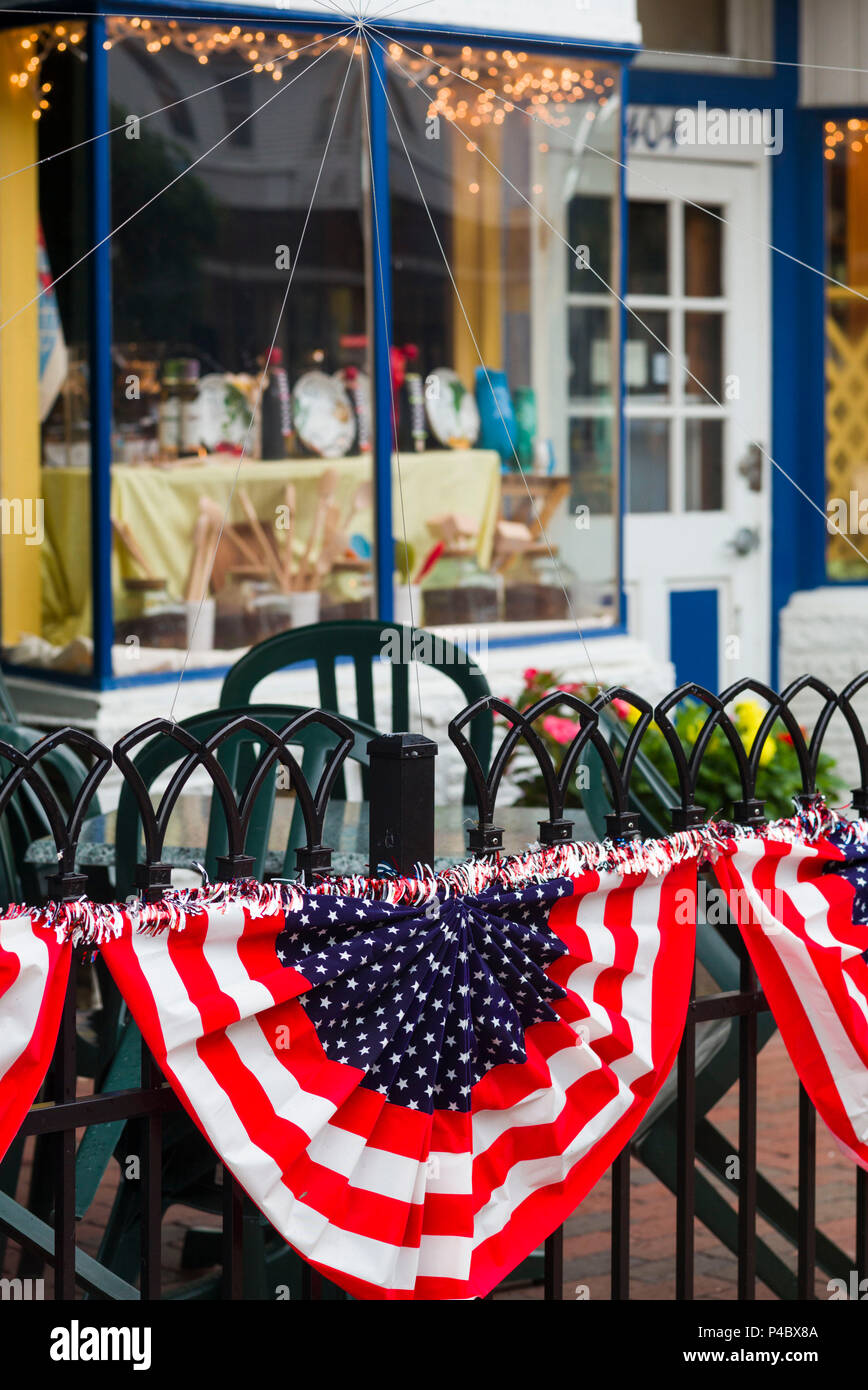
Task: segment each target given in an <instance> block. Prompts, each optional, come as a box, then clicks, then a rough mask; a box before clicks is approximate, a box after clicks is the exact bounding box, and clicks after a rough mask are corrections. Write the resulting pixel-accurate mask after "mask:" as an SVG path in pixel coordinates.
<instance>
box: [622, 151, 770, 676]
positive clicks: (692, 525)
mask: <svg viewBox="0 0 868 1390" xmlns="http://www.w3.org/2000/svg"><path fill="white" fill-rule="evenodd" d="M727 153H728V154H729V156H730V157H729V158H727V159H724V160H717V159H715V160H714V161H713V162H712V161H710V160H706V159H703V158H701V157H697V156H698V152H697V151H691V152H690V154H685V153H683V152H682V151H681V150H678V151H677V152H673V153H672V154H671V155H665V154H653V155H652V154H639V153H633V154H631V157H630V165H629V173H628V177H627V192H628V199H629V259H628V299H627V303H628V305H629V308H630V309H632V310H634V311H635V315H636V316H637V317H638V319H641V320H642V324H640V323H639V322H638V321H637V317H634V315H633V314H632V313H628V314H627V316H626V318H627V329H626V339H627V341H626V346H625V398H626V420H625V444H626V455H627V484H626V497H625V499H624V503H625V510H626V517H625V544H624V565H625V570H624V573H625V587H626V590H627V597H628V615H629V624H630V630H631V632H632V633H634V634H635V635H636V636H637V637H640V638H642V639H644V640H645V641H647V642H648V643H649V645H650V646H651V648H652V649H653V651H654V652H655V654H659V655H661V656H670V657H671V658H672V659H673V661H675V663H676V669H677V674H678V677H679V679H681V678H684V679H697V680H699V681H700V682H701V683H708V684H712V685H713V684H715V683H716V684H717V686H718V688H719V689H723V688H724V686H726V685H727V684H729V683H730V682H731V681H733V680H735V679H737V678H738V677H739V676H742V675H747V674H750V675H754V676H758V677H759V678H761V679H766V678H767V677H768V669H769V655H770V642H771V632H770V555H771V545H770V534H769V533H770V516H769V493H770V486H769V482H770V480H769V477H768V470H769V467H770V465H769V464H768V462H767V460H763V459H762V458H761V457H760V458H757V457H756V452H755V451H753V456H752V450H751V443H752V441H757V442H759V443H760V444H761V445H763V447H767V444H768V438H769V418H770V417H769V397H770V385H771V381H770V376H771V365H770V333H769V317H770V300H769V285H768V257H769V254H770V253H769V251H768V250H767V248H766V246H765V245H764V243H765V242H767V241H768V211H767V195H766V190H767V176H768V164H769V159H768V157H763V156H762V155H761V154H760V156H759V157H758V158H757V157H756V155H755V154H753V155H752V158H750V159H749V160H748V159H746V160H745V161H744V162H739V161H738V160H737V159H735V158H732V152H731V151H728V152H727ZM664 190H665V191H664ZM685 200H687V201H685ZM691 203H696V204H699V207H692V206H690V204H691ZM704 208H709V209H711V210H712V211H713V212H714V213H716V214H717V215H718V217H720V218H723V219H725V221H718V220H717V218H716V217H712V216H709V215H708V213H706V212H705V211H703V209H704ZM730 222H731V223H733V224H734V225H733V226H730V225H727V224H728V223H730ZM750 234H753V237H756V238H758V239H757V240H753V239H751V235H750ZM643 324H644V325H645V327H643V326H642V325H643ZM657 340H659V341H657ZM661 344H664V345H665V347H666V348H668V349H669V353H667V352H666V351H665V350H664V347H663V346H661ZM670 354H671V355H670ZM699 383H701V385H700V384H699ZM702 387H706V388H707V389H708V392H709V393H710V395H709V394H706V392H705V391H704V390H703V389H702ZM712 398H713V399H712Z"/></svg>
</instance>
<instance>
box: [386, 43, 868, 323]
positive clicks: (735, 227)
mask: <svg viewBox="0 0 868 1390" xmlns="http://www.w3.org/2000/svg"><path fill="white" fill-rule="evenodd" d="M371 27H372V28H373V27H374V26H371ZM375 32H376V33H378V34H380V35H381V36H382V37H384V38H388V37H389V35H388V33H387V32H386V31H385V30H379V29H375ZM400 46H401V48H403V49H406V51H407V52H408V53H412V54H413V55H414V57H418V58H422V59H423V60H424V61H425V62H426V63H430V62H431V57H430V55H428V54H426V53H423V52H422V51H421V50H420V49H418V48H413V47H412V46H411V45H410V44H408V43H403V42H402V43H401V45H400ZM389 57H390V58H392V62H393V63H396V64H397V66H398V67H401V65H400V64H399V63H398V62H397V59H396V58H394V57H393V56H392V54H391V53H390V54H389ZM436 65H437V67H438V68H442V69H443V71H444V73H448V74H449V76H450V77H455V78H457V79H458V80H459V81H460V82H466V83H467V85H468V86H470V87H475V88H476V90H477V91H479V92H484V93H485V94H486V95H487V96H490V97H491V98H492V100H494V101H496V102H499V103H500V104H501V105H502V106H503V108H504V110H505V111H506V113H507V114H509V115H511V114H512V113H513V112H519V113H520V114H521V115H522V116H526V117H527V118H528V120H530V121H533V122H534V123H535V124H536V125H538V126H539V127H540V129H541V130H544V131H545V132H546V139H547V140H551V139H553V137H554V136H555V135H557V134H558V133H559V132H558V131H557V130H556V129H555V128H554V127H552V126H551V125H549V124H548V122H547V121H544V120H542V119H541V118H540V117H539V116H537V115H536V114H535V113H534V112H533V111H531V110H529V109H528V108H527V107H526V106H520V105H518V104H516V103H515V102H512V101H508V100H507V98H506V97H502V96H500V95H499V94H498V93H497V92H492V91H491V88H490V87H485V86H483V84H482V83H481V82H477V81H475V80H474V79H473V78H472V77H468V76H467V75H466V73H463V72H457V71H456V70H455V69H454V68H450V67H448V66H447V65H446V64H445V63H441V62H440V61H439V60H438V61H437V64H436ZM401 71H402V72H406V69H404V68H401ZM406 75H407V78H408V80H411V79H410V74H409V73H407V74H406ZM417 86H418V83H417ZM422 90H423V91H424V88H422ZM425 95H426V96H427V97H428V99H429V101H430V99H431V98H430V93H428V92H426V93H425ZM447 119H448V118H447ZM560 148H561V149H562V150H563V151H564V152H565V153H568V152H569V150H568V147H567V146H564V145H561V146H560ZM582 149H583V150H587V151H588V152H589V153H590V154H596V155H599V157H600V159H605V160H606V161H607V162H608V163H609V164H614V165H616V166H617V167H618V168H619V169H622V170H623V171H624V173H626V174H630V175H632V176H633V177H634V178H640V179H641V180H642V181H643V183H646V184H648V186H649V187H650V188H655V189H657V190H658V192H660V193H666V194H668V196H669V197H671V198H677V199H678V201H679V202H681V203H683V204H684V205H685V207H691V208H694V209H695V210H696V211H697V212H703V213H705V214H706V215H707V216H708V217H711V218H713V219H714V220H715V221H716V222H720V223H722V225H723V226H725V227H729V229H730V230H731V231H733V232H736V233H737V234H738V235H740V236H744V237H748V238H749V239H750V240H751V241H754V242H756V243H757V245H758V246H761V247H762V248H763V250H765V251H774V252H776V254H777V255H779V256H783V257H785V259H786V260H788V261H792V263H793V264H794V265H798V266H801V267H802V269H803V270H809V271H810V272H811V274H812V275H818V276H819V277H820V279H821V280H825V281H826V283H827V284H829V285H835V286H836V287H837V288H838V289H841V290H846V291H847V293H848V294H852V295H854V296H855V298H857V299H864V300H865V301H866V303H868V295H866V294H863V293H862V292H861V290H857V289H854V287H853V286H852V285H848V284H846V282H845V281H843V280H836V279H835V277H834V275H827V274H826V272H825V271H824V270H820V269H819V267H818V266H815V265H811V264H810V262H809V261H803V260H801V258H800V257H799V256H794V255H793V254H792V252H790V251H785V250H784V249H783V247H782V246H776V245H775V244H774V242H772V241H766V240H765V238H764V237H761V236H758V235H757V234H756V232H752V231H750V229H749V228H747V227H742V226H741V225H740V224H739V223H737V222H732V221H731V220H730V219H729V218H727V217H724V216H723V215H722V214H721V213H718V212H715V211H714V209H713V208H710V207H706V206H705V205H704V204H703V203H695V202H694V201H693V199H692V198H685V197H684V196H683V195H682V194H680V193H675V192H673V190H672V189H671V188H670V187H668V186H667V185H666V184H665V183H660V182H659V180H657V179H654V178H652V177H651V175H650V174H646V173H645V172H644V171H643V170H641V169H637V168H636V166H635V165H634V164H626V163H625V162H624V161H623V160H620V159H618V158H617V157H616V156H615V155H613V154H609V153H608V151H607V150H601V149H598V148H597V147H596V145H591V144H590V143H589V142H588V141H587V140H586V141H585V142H584V143H583V145H582ZM571 249H575V248H571Z"/></svg>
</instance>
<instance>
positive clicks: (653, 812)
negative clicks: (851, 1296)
mask: <svg viewBox="0 0 868 1390" xmlns="http://www.w3.org/2000/svg"><path fill="white" fill-rule="evenodd" d="M600 728H601V730H602V732H603V733H604V735H605V736H606V737H607V739H608V741H609V743H610V745H611V746H612V747H613V749H615V750H616V751H620V750H623V748H624V747H625V746H626V744H627V740H628V738H629V735H630V730H629V729H625V727H624V725H623V723H622V721H621V720H619V719H617V718H616V717H614V716H612V714H611V713H610V712H609V711H604V712H603V714H602V716H601V719H600ZM579 766H580V767H582V766H584V767H585V768H586V769H587V773H588V776H587V779H586V780H587V784H588V785H587V786H586V787H584V788H583V790H582V804H583V806H584V809H585V811H586V813H587V815H588V818H589V820H590V822H591V824H592V826H593V828H594V833H595V834H596V835H597V837H598V838H599V839H602V838H603V837H604V836H605V834H606V821H605V817H606V815H607V813H608V812H609V811H610V810H611V809H612V807H611V802H610V798H609V794H608V791H607V784H606V776H605V773H604V770H603V763H602V759H601V758H600V755H599V753H598V752H597V751H596V749H595V748H594V747H593V745H590V744H589V745H588V746H587V747H586V748H585V749H584V750H583V753H582V756H581V758H580V760H579ZM636 774H638V775H639V776H641V777H642V778H643V779H644V781H645V782H646V783H647V784H648V786H649V787H650V789H651V793H652V795H653V797H654V802H653V804H652V803H649V801H648V799H647V798H645V799H643V798H641V797H639V796H637V795H635V794H633V793H631V796H630V804H631V808H632V809H633V810H635V811H637V812H638V813H639V823H640V831H641V833H642V835H643V836H648V837H654V838H657V837H660V836H665V835H667V834H669V827H668V824H667V822H668V820H669V814H670V813H671V812H672V811H673V810H675V809H676V808H677V807H679V806H680V805H681V801H680V797H679V796H678V795H677V794H676V792H675V790H674V788H673V787H672V786H671V785H670V783H669V782H667V781H666V779H665V778H664V777H663V776H661V774H660V773H659V772H658V770H657V769H656V767H654V765H653V764H652V763H651V762H650V761H649V760H648V758H647V757H646V756H645V755H644V754H643V753H642V752H641V751H640V752H639V753H638V754H637V757H636V761H635V769H634V777H635V775H636ZM708 881H709V885H710V886H716V885H715V883H714V880H713V878H711V877H709V879H708ZM743 949H744V948H743V947H742V945H741V937H740V934H739V931H738V927H737V925H736V924H735V923H734V922H733V921H731V920H730V921H729V922H728V923H727V924H726V925H721V926H717V925H714V924H711V923H709V922H707V921H705V919H704V918H702V917H700V918H698V920H697V923H696V957H697V960H698V961H699V962H700V964H701V965H702V966H703V967H704V968H705V970H707V971H708V973H709V975H710V976H711V978H712V979H713V980H714V982H715V984H716V986H717V989H718V990H719V991H720V992H721V993H726V992H728V991H731V990H732V991H737V990H739V989H740V987H741V961H742V953H743ZM776 1031H777V1024H776V1023H775V1020H774V1018H773V1016H772V1014H771V1013H770V1012H768V1011H766V1012H763V1013H761V1014H760V1015H759V1016H758V1018H757V1049H758V1050H759V1049H760V1048H762V1047H764V1046H765V1044H766V1043H767V1042H768V1040H769V1038H771V1037H772V1036H773V1034H774V1033H775V1032H776ZM738 1077H739V1030H738V1028H737V1026H736V1025H735V1023H734V1021H733V1020H730V1019H721V1020H710V1021H708V1022H704V1023H699V1024H698V1025H697V1027H696V1114H697V1117H698V1120H697V1125H696V1157H697V1159H698V1160H699V1162H700V1163H701V1164H702V1165H703V1167H704V1168H705V1169H706V1170H707V1171H708V1172H710V1173H712V1174H714V1175H715V1176H716V1177H717V1178H719V1179H721V1180H722V1181H723V1182H726V1183H729V1181H730V1179H729V1176H728V1164H729V1160H730V1158H731V1155H732V1151H733V1143H732V1140H730V1139H727V1138H726V1137H725V1136H724V1135H723V1134H721V1132H720V1131H719V1130H718V1129H717V1128H716V1127H715V1126H714V1125H713V1124H712V1123H711V1121H710V1120H709V1119H708V1115H709V1112H710V1111H711V1110H712V1109H713V1108H714V1106H715V1105H716V1104H717V1103H718V1101H719V1100H720V1099H721V1098H722V1097H723V1096H724V1095H726V1093H727V1091H729V1090H730V1089H731V1087H732V1086H734V1085H735V1084H736V1082H737V1081H738ZM676 1098H677V1075H676V1073H675V1072H674V1071H673V1073H672V1075H671V1076H670V1077H668V1078H667V1080H666V1082H664V1085H663V1087H662V1089H661V1091H660V1093H659V1094H658V1096H657V1097H656V1099H655V1101H654V1103H653V1104H652V1105H651V1107H650V1108H649V1110H648V1113H647V1114H646V1116H645V1118H644V1120H643V1122H642V1124H641V1125H640V1126H639V1129H638V1130H637V1131H636V1134H635V1135H634V1137H633V1141H632V1147H633V1149H634V1151H635V1153H636V1155H637V1156H638V1157H639V1158H641V1160H642V1162H643V1163H644V1164H645V1165H646V1167H647V1168H649V1169H650V1171H651V1172H652V1173H654V1175H655V1176H656V1177H657V1178H659V1179H660V1181H661V1182H663V1183H664V1184H665V1185H666V1186H667V1187H668V1188H669V1189H670V1191H671V1192H677V1190H678V1171H677V1170H678V1163H677V1152H678V1150H677V1107H676ZM757 1212H758V1215H759V1216H761V1217H762V1218H764V1219H765V1220H766V1221H767V1222H769V1224H770V1225H771V1226H773V1227H774V1228H775V1229H776V1230H777V1231H778V1232H779V1233H780V1234H781V1235H783V1236H784V1237H785V1238H786V1239H787V1240H788V1241H789V1242H790V1243H791V1244H792V1245H793V1246H797V1245H798V1210H797V1208H796V1207H795V1206H793V1204H792V1203H791V1202H790V1201H789V1200H788V1199H787V1198H786V1197H784V1196H783V1194H782V1193H781V1192H780V1191H779V1190H778V1189H777V1188H776V1187H775V1186H774V1184H773V1183H771V1182H770V1181H769V1180H768V1179H767V1178H766V1177H764V1176H763V1174H762V1173H759V1172H758V1173H757ZM696 1215H697V1217H698V1218H699V1220H700V1221H702V1222H703V1223H704V1225H706V1226H707V1227H708V1229H709V1230H710V1231H711V1232H712V1234H713V1235H714V1236H716V1237H717V1239H718V1240H720V1241H721V1242H722V1244H724V1245H725V1246H726V1247H727V1248H728V1249H729V1250H731V1251H733V1252H734V1253H737V1252H738V1244H739V1241H738V1212H737V1210H736V1209H734V1208H733V1207H731V1206H730V1205H729V1203H728V1202H726V1201H725V1200H724V1198H723V1197H722V1195H721V1193H720V1192H719V1191H718V1189H717V1188H716V1187H715V1186H714V1185H713V1183H711V1182H710V1181H709V1180H708V1178H707V1177H706V1176H705V1174H704V1173H702V1172H697V1174H696ZM816 1248H817V1263H818V1265H819V1266H820V1268H821V1269H823V1270H825V1271H826V1273H828V1274H829V1275H831V1276H834V1277H843V1278H845V1279H846V1278H847V1277H848V1273H847V1271H848V1270H849V1268H850V1267H851V1265H852V1261H851V1260H850V1259H849V1258H848V1257H847V1256H846V1255H845V1254H844V1252H843V1251H842V1250H840V1249H838V1247H837V1246H835V1245H834V1244H833V1242H832V1241H830V1240H829V1239H828V1238H827V1237H826V1236H824V1235H822V1233H821V1232H818V1233H817V1247H816ZM756 1271H757V1276H758V1278H759V1279H761V1280H762V1282H763V1283H765V1284H767V1285H768V1287H769V1288H770V1289H771V1290H772V1291H773V1292H774V1293H776V1294H777V1295H778V1297H779V1298H785V1299H794V1298H796V1297H797V1296H798V1284H797V1280H796V1276H795V1274H794V1273H793V1271H792V1270H791V1269H790V1268H789V1267H788V1266H787V1265H786V1264H785V1263H784V1261H783V1260H782V1259H781V1258H780V1256H779V1255H777V1254H776V1252H775V1251H774V1250H772V1249H771V1247H770V1246H769V1245H768V1244H767V1243H766V1242H765V1241H763V1240H761V1239H760V1238H759V1237H758V1238H757V1241H756Z"/></svg>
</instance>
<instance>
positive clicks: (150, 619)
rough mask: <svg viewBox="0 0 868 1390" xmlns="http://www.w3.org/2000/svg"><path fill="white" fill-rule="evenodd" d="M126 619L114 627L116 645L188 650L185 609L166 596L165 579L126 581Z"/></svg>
mask: <svg viewBox="0 0 868 1390" xmlns="http://www.w3.org/2000/svg"><path fill="white" fill-rule="evenodd" d="M123 586H124V593H125V595H126V610H127V616H126V617H125V618H124V619H122V620H121V621H120V622H117V623H116V624H115V641H116V642H123V643H127V644H131V643H132V641H133V640H135V641H138V643H139V645H140V646H142V647H179V648H180V649H181V650H182V651H183V650H184V649H185V648H186V646H187V609H186V606H185V605H184V604H183V603H179V602H178V601H177V599H173V598H172V597H171V595H170V594H169V590H168V587H167V583H166V580H165V579H125V580H124V581H123Z"/></svg>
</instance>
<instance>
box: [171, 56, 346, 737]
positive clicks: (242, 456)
mask: <svg viewBox="0 0 868 1390" xmlns="http://www.w3.org/2000/svg"><path fill="white" fill-rule="evenodd" d="M330 51H331V52H333V51H334V48H332V49H331V50H330ZM353 56H354V55H353V54H350V61H349V63H348V64H347V70H346V73H345V74H344V80H343V83H342V85H341V90H340V93H339V95H338V99H337V103H336V105H335V111H334V115H333V117H332V123H331V127H330V129H329V133H328V139H327V140H326V143H325V148H324V150H323V154H322V159H321V160H320V164H319V169H318V170H317V176H316V182H315V184H314V187H313V192H312V194H311V199H310V203H309V205H308V209H307V214H306V216H305V219H304V224H303V226H302V229H301V234H300V236H299V240H298V246H297V248H296V252H295V255H294V257H293V259H292V265H291V266H290V272H289V278H288V280H287V283H286V289H285V290H284V293H283V299H282V301H281V305H280V310H279V312H278V315H277V322H276V323H275V325H274V333H273V334H272V338H271V346H270V348H269V350H268V354H267V355H266V358H265V362H264V364H263V368H262V372H261V374H260V377H259V385H258V388H257V393H256V397H255V400H254V405H253V410H252V411H251V415H250V421H249V424H248V426H247V432H246V434H245V436H244V443H243V445H242V448H241V454H240V455H239V458H238V463H237V465H236V467H235V472H234V475H233V478H232V485H231V488H230V491H229V496H228V498H227V500H226V506H225V508H224V510H223V516H222V519H221V522H220V529H219V531H218V533H217V537H216V540H215V541H214V546H213V549H212V551H211V558H210V560H209V563H208V571H207V574H206V576H205V581H204V583H203V585H202V596H201V598H200V599H199V606H198V608H197V609H196V615H195V617H194V619H193V626H192V628H191V630H190V636H189V639H188V641H187V650H186V651H185V653H184V660H183V663H182V666H181V670H180V673H179V675H178V683H177V685H176V687H175V693H174V696H173V698H172V703H171V706H170V708H169V718H170V719H171V720H173V721H174V718H175V706H176V705H177V702H178V696H179V695H180V693H181V685H182V683H183V680H184V676H185V674H186V671H187V666H188V664H189V661H190V653H191V651H192V649H193V642H194V639H195V636H196V629H197V627H198V625H199V619H200V618H201V616H202V610H203V608H204V606H205V599H206V596H207V594H208V588H209V585H210V582H211V576H212V574H213V573H214V565H215V563H216V560H217V552H218V550H219V549H220V542H221V541H222V539H223V534H224V532H225V529H226V523H227V521H228V520H229V513H230V511H231V509H232V502H233V500H234V498H235V492H236V489H237V487H238V480H239V477H240V475H241V468H242V465H243V463H244V460H245V458H246V456H247V450H248V448H249V445H250V440H251V438H252V435H253V429H254V426H255V424H256V418H257V415H258V413H259V407H260V404H261V401H262V392H263V389H264V383H265V376H266V373H267V371H268V364H269V362H270V361H271V355H272V353H273V351H274V348H275V344H276V343H277V335H278V333H279V332H280V325H281V323H282V322H283V315H284V312H285V310H286V305H287V301H288V299H289V292H290V290H291V289H292V282H293V280H294V279H295V272H296V268H297V266H298V262H299V259H300V256H301V249H302V246H303V245H304V240H305V235H306V233H307V229H308V226H309V224H310V219H311V215H312V213H313V208H314V203H315V202H316V196H317V193H318V191H319V186H320V181H321V179H322V175H323V169H324V168H325V163H326V159H327V158H328V153H329V149H330V148H331V143H332V137H333V136H334V132H335V127H336V125H337V121H338V116H339V114H340V109H341V103H342V102H343V98H344V92H345V91H346V87H347V82H348V81H349V76H350V72H351V71H352V66H353Z"/></svg>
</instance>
